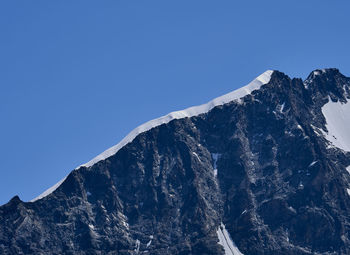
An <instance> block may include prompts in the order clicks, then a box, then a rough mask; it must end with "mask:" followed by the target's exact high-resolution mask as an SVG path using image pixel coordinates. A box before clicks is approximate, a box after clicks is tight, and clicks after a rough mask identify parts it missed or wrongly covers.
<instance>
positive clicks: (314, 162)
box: [309, 160, 318, 167]
mask: <svg viewBox="0 0 350 255" xmlns="http://www.w3.org/2000/svg"><path fill="white" fill-rule="evenodd" d="M317 162H318V160H316V161H313V162H311V164H310V165H309V167H312V166H313V165H315V164H316V163H317Z"/></svg>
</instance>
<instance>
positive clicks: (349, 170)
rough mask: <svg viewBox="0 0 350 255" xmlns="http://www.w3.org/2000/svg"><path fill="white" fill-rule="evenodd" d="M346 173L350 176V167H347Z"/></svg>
mask: <svg viewBox="0 0 350 255" xmlns="http://www.w3.org/2000/svg"><path fill="white" fill-rule="evenodd" d="M346 171H348V173H349V174H350V166H348V167H346Z"/></svg>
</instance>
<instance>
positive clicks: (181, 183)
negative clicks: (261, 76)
mask: <svg viewBox="0 0 350 255" xmlns="http://www.w3.org/2000/svg"><path fill="white" fill-rule="evenodd" d="M349 92H350V79H349V78H347V77H345V76H343V75H342V74H341V73H339V71H338V70H337V69H326V70H316V71H314V72H312V73H311V74H310V75H309V77H308V78H307V79H306V80H305V81H302V80H301V79H290V78H289V77H288V76H286V75H284V74H283V73H280V72H278V71H274V72H273V74H272V77H271V80H270V82H269V83H268V84H266V85H263V86H262V87H261V88H260V89H258V90H255V91H253V92H252V93H251V94H249V95H247V96H245V97H244V98H242V99H241V100H238V101H233V102H231V103H227V104H225V105H222V106H217V107H215V108H214V109H212V110H211V111H210V112H208V113H204V114H201V115H198V116H194V117H191V118H183V119H177V120H173V121H171V122H169V123H167V124H163V125H160V126H158V127H155V128H153V129H151V130H149V131H147V132H144V133H141V134H140V135H138V136H137V137H136V138H135V139H134V140H133V141H132V142H131V143H129V144H127V145H125V146H124V147H123V148H122V149H120V150H119V151H118V152H117V153H116V154H115V155H113V156H111V157H109V158H107V159H106V160H102V161H100V162H98V163H96V164H94V165H92V166H91V167H80V168H79V169H76V170H74V171H73V172H71V174H70V175H69V176H68V177H67V178H66V180H65V181H64V182H63V183H62V184H61V186H59V188H58V189H57V190H55V191H54V192H53V193H51V194H50V195H48V196H46V197H44V198H42V199H40V200H37V201H35V202H22V201H21V200H20V199H19V198H18V197H14V198H13V199H12V200H11V201H10V202H9V203H8V204H6V205H3V206H1V207H0V254H225V250H224V248H223V246H222V243H219V239H218V230H220V229H219V228H220V227H221V230H222V231H221V230H220V231H221V232H223V231H224V230H225V229H224V228H223V227H222V226H224V227H225V228H226V230H227V232H228V233H229V234H230V236H231V238H232V240H233V241H234V243H235V244H236V245H237V247H238V249H239V251H240V252H242V253H243V254H246V255H247V254H350V191H349V194H348V191H347V189H349V188H350V174H349V172H347V170H346V168H347V167H348V166H349V165H350V152H346V151H343V150H341V149H339V148H337V147H335V146H332V144H331V143H330V142H329V141H328V140H327V139H326V138H325V134H326V133H327V131H328V130H327V129H326V124H327V123H326V118H325V117H324V115H323V113H322V107H323V106H324V105H325V104H327V103H328V102H329V100H332V101H333V102H336V101H338V102H341V103H346V102H348V101H349V100H350V93H349ZM349 132H350V127H349ZM337 139H341V137H338V138H337ZM226 230H225V231H226ZM221 232H220V233H221ZM238 249H237V250H238ZM226 254H237V252H236V251H232V252H231V253H230V252H229V251H227V250H226Z"/></svg>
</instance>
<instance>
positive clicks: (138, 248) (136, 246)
mask: <svg viewBox="0 0 350 255" xmlns="http://www.w3.org/2000/svg"><path fill="white" fill-rule="evenodd" d="M140 244H141V242H140V240H139V239H136V242H135V249H134V251H135V252H136V254H138V253H139V252H140Z"/></svg>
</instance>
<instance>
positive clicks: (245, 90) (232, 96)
mask: <svg viewBox="0 0 350 255" xmlns="http://www.w3.org/2000/svg"><path fill="white" fill-rule="evenodd" d="M272 73H273V71H272V70H268V71H266V72H264V73H263V74H261V75H260V76H258V77H257V78H256V79H255V80H253V81H252V82H250V83H249V84H248V85H246V86H244V87H242V88H240V89H237V90H235V91H232V92H230V93H228V94H226V95H223V96H221V97H217V98H215V99H214V100H212V101H210V102H208V103H206V104H202V105H199V106H193V107H190V108H187V109H185V110H182V111H177V112H171V113H169V114H168V115H165V116H163V117H160V118H158V119H154V120H151V121H148V122H146V123H144V124H142V125H141V126H139V127H137V128H135V129H134V130H133V131H131V132H130V133H129V134H128V135H127V136H126V137H125V138H124V139H123V140H121V141H120V143H118V144H117V145H115V146H113V147H111V148H109V149H108V150H106V151H104V152H102V153H101V154H100V155H98V156H97V157H95V158H93V159H92V160H90V161H89V162H87V163H85V164H83V165H81V166H85V167H89V166H92V165H93V164H95V163H97V162H99V161H101V160H104V159H106V158H108V157H110V156H112V155H114V154H116V153H117V152H118V151H119V150H120V149H121V148H122V147H123V146H125V145H126V144H128V143H130V142H132V140H134V138H135V137H136V136H138V135H139V134H141V133H143V132H146V131H148V130H150V129H152V128H154V127H157V126H160V125H162V124H165V123H168V122H170V121H172V120H174V119H183V118H186V117H192V116H196V115H199V114H202V113H206V112H209V111H210V110H211V109H213V108H214V107H215V106H218V105H223V104H226V103H229V102H231V101H234V100H237V99H240V98H242V97H244V96H246V95H248V94H250V93H251V92H253V91H254V90H257V89H259V88H260V87H261V86H262V85H264V84H267V83H269V81H270V79H271V75H272ZM81 166H79V167H81ZM79 167H78V168H79Z"/></svg>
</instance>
